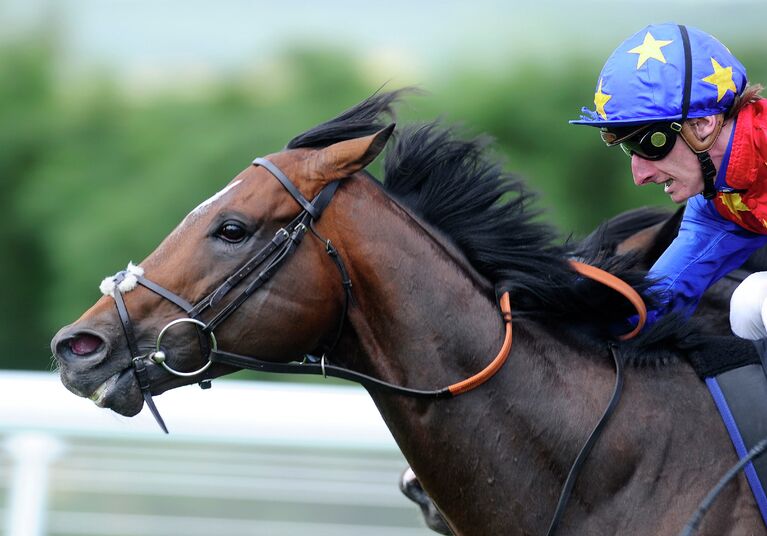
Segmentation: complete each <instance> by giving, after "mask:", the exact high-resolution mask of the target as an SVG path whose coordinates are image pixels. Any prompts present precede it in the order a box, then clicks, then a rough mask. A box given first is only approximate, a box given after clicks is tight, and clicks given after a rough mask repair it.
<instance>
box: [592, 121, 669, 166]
mask: <svg viewBox="0 0 767 536" xmlns="http://www.w3.org/2000/svg"><path fill="white" fill-rule="evenodd" d="M681 130H682V125H680V124H679V123H677V122H673V123H653V124H651V125H649V126H642V127H639V128H638V129H637V128H633V127H632V128H628V129H627V128H624V129H615V130H608V129H603V130H602V132H601V135H602V141H604V142H605V143H606V144H607V145H608V146H613V145H618V144H620V146H621V149H623V152H624V153H626V154H627V155H628V156H631V155H634V154H635V155H637V156H639V157H640V158H644V159H645V160H661V159H663V158H665V157H666V156H667V155H668V153H670V152H671V149H673V148H674V144H675V143H676V139H677V134H679V132H680V131H681Z"/></svg>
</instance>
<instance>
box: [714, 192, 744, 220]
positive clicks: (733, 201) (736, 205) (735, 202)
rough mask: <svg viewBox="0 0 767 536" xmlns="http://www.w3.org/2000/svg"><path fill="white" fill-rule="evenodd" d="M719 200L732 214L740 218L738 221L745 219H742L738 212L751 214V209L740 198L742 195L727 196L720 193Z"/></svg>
mask: <svg viewBox="0 0 767 536" xmlns="http://www.w3.org/2000/svg"><path fill="white" fill-rule="evenodd" d="M719 200H720V201H721V202H722V204H723V205H724V206H726V207H727V208H728V209H730V212H732V213H733V215H734V216H735V217H736V218H738V220H740V221H743V218H741V217H740V214H738V212H751V211H750V210H749V208H748V207H747V206H746V204H745V203H744V202H743V200H742V199H741V198H740V194H735V193H732V194H726V193H724V192H720V193H719Z"/></svg>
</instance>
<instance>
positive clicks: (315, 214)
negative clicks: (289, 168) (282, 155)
mask: <svg viewBox="0 0 767 536" xmlns="http://www.w3.org/2000/svg"><path fill="white" fill-rule="evenodd" d="M253 165H254V166H261V167H263V168H266V170H267V171H268V172H269V173H271V174H272V175H274V177H275V178H276V179H277V180H278V181H280V184H282V186H284V187H285V189H286V190H287V191H288V193H290V195H292V196H293V199H295V200H296V201H297V202H298V204H299V205H301V208H303V209H304V210H305V211H306V212H308V213H309V214H310V215H311V217H312V218H313V219H315V220H316V219H317V218H319V217H320V211H318V210H317V209H316V208H315V207H314V206H313V205H312V204H311V203H310V202H309V201H308V200H307V199H306V198H305V197H304V196H303V194H302V193H301V192H299V191H298V188H296V187H295V186H294V185H293V183H292V182H291V180H290V179H289V178H288V176H287V175H285V174H284V173H283V172H282V170H281V169H280V168H278V167H277V166H275V165H274V164H272V163H271V162H270V161H269V160H267V159H266V158H256V159H255V160H253Z"/></svg>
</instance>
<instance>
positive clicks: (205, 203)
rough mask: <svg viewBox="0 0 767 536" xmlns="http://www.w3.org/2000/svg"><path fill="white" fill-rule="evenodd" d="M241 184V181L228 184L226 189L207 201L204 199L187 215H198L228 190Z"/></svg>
mask: <svg viewBox="0 0 767 536" xmlns="http://www.w3.org/2000/svg"><path fill="white" fill-rule="evenodd" d="M241 182H242V180H241V179H237V180H236V181H234V182H233V183H231V184H228V185H227V186H226V188H224V189H223V190H221V191H220V192H218V193H216V194H213V195H212V196H211V197H210V198H209V199H206V200H205V201H203V202H202V203H200V204H199V205H197V207H196V208H195V209H194V210H193V211H192V212H190V213H189V215H190V216H191V215H192V214H198V213H201V212H204V211H205V210H206V209H207V208H208V207H209V206H210V205H212V204H213V203H215V202H216V201H217V200H218V199H220V198H221V197H222V196H223V195H225V194H226V192H228V191H229V190H231V189H232V188H234V187H235V186H237V185H238V184H240V183H241Z"/></svg>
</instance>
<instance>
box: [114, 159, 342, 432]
mask: <svg viewBox="0 0 767 536" xmlns="http://www.w3.org/2000/svg"><path fill="white" fill-rule="evenodd" d="M253 164H254V165H257V166H262V167H264V168H265V169H266V170H268V171H269V172H270V173H271V174H272V175H273V176H274V177H275V178H276V179H277V180H279V181H280V183H281V184H282V185H283V186H284V187H285V189H286V190H287V191H288V192H289V193H290V194H291V196H293V198H294V199H295V200H296V201H297V202H298V204H299V205H301V207H302V209H303V210H302V211H301V213H300V214H299V215H298V216H297V217H296V218H294V219H293V221H291V222H290V223H289V224H288V225H287V226H286V227H283V228H281V229H279V230H278V231H277V232H276V233H275V235H274V237H273V238H272V239H271V241H270V242H269V243H268V244H266V245H265V246H264V247H263V248H262V249H261V250H260V251H258V253H256V254H255V255H254V256H253V257H251V258H250V259H249V260H248V261H247V262H246V263H245V264H243V265H242V266H241V267H240V268H239V269H238V270H237V271H235V272H234V273H233V274H232V275H230V276H229V277H227V278H226V280H224V282H223V283H221V285H219V286H218V287H217V288H216V289H215V290H213V292H211V293H210V294H208V295H207V296H205V297H204V298H202V299H201V300H200V301H198V302H197V303H196V304H195V305H192V304H191V303H189V302H188V301H187V300H185V299H184V298H182V297H180V296H179V295H177V294H175V293H173V292H171V291H170V290H168V289H166V288H164V287H162V286H161V285H158V284H157V283H154V282H153V281H151V280H149V279H147V278H145V277H143V275H138V274H135V273H130V272H128V271H122V272H119V273H117V274H116V275H115V277H114V279H113V282H114V291H113V293H112V296H113V297H114V300H115V305H116V307H117V313H118V316H119V318H120V323H121V324H122V328H123V332H124V334H125V338H126V340H127V342H128V349H129V350H130V353H131V358H132V364H133V369H134V372H135V374H136V378H137V380H138V384H139V387H140V389H141V393H142V396H143V397H144V401H145V402H146V404H147V406H148V407H149V409H150V411H151V412H152V415H153V416H154V418H155V420H156V421H157V423H158V424H159V425H160V427H161V428H162V429H163V431H164V432H165V433H168V429H167V427H166V426H165V422H164V421H163V419H162V417H161V415H160V413H159V411H158V410H157V406H156V405H155V403H154V401H153V399H152V393H151V384H150V381H149V374H148V372H147V369H146V360H147V359H149V360H151V361H153V362H154V363H156V364H158V365H160V366H162V367H163V368H164V369H165V370H166V371H168V372H169V373H171V374H173V375H175V376H182V377H194V376H202V381H201V382H200V385H201V387H203V388H206V387H208V386H209V385H210V379H209V378H205V377H204V376H203V375H204V374H205V373H206V371H207V370H208V369H209V367H210V366H211V365H212V364H213V362H214V361H216V362H220V363H223V364H230V365H234V366H239V367H242V366H243V365H241V364H240V363H239V362H236V361H237V360H235V359H232V360H228V359H227V356H228V355H232V356H235V355H236V354H227V353H226V352H218V344H217V341H216V337H215V335H214V330H215V329H216V328H217V327H218V326H219V325H220V324H221V323H222V322H223V321H224V320H226V319H227V318H229V316H230V315H231V314H232V313H234V311H236V310H237V308H238V307H239V306H240V305H242V304H243V303H244V302H245V300H247V299H248V297H249V296H250V295H251V294H253V293H254V292H255V291H256V290H258V289H259V288H260V287H262V286H263V285H264V284H265V283H266V282H267V281H269V279H270V278H271V277H272V276H273V275H274V273H275V272H276V271H277V270H278V269H279V268H280V266H282V264H283V263H284V262H285V261H286V260H287V259H288V258H289V257H290V256H291V254H292V253H293V252H295V250H296V248H297V247H298V245H299V244H300V243H301V240H302V239H303V237H304V235H305V234H306V231H307V229H311V230H312V232H313V233H315V235H316V236H317V237H318V238H320V239H322V238H321V237H320V235H319V234H316V231H315V230H314V229H313V227H312V222H313V221H314V220H316V219H318V218H319V217H320V216H321V214H322V212H323V210H324V209H325V207H327V205H328V203H329V202H330V200H331V199H332V198H333V195H334V194H335V192H336V190H337V188H338V185H339V182H338V181H333V182H331V183H329V184H328V185H327V186H326V187H325V188H324V189H323V190H322V191H321V192H320V193H319V195H318V196H317V197H316V198H315V199H314V200H313V201H311V202H310V201H308V200H307V199H306V198H305V197H304V196H303V195H302V194H301V193H300V192H299V191H298V189H297V188H296V187H295V186H294V185H293V183H292V182H291V181H290V179H288V177H287V176H286V175H285V173H283V172H282V170H280V169H279V168H278V167H277V166H276V165H274V164H273V163H272V162H270V161H269V160H267V159H265V158H256V159H255V160H254V161H253ZM322 240H323V242H325V248H326V251H327V253H328V255H329V256H330V257H331V258H332V259H333V260H334V262H335V264H336V266H337V267H338V269H339V271H340V272H341V278H342V281H343V286H344V288H345V294H346V297H345V299H344V310H343V316H342V317H341V323H340V325H339V328H338V331H337V333H336V337H335V339H334V340H333V341H332V343H331V344H330V346H329V347H328V351H329V350H331V349H332V348H333V347H334V346H335V345H336V343H337V342H338V339H339V338H340V335H341V329H342V327H343V322H344V319H345V317H346V309H347V308H348V303H349V300H350V298H351V282H350V280H349V276H348V274H347V272H346V268H345V267H344V265H343V261H342V260H341V258H340V256H339V255H338V252H337V251H336V249H335V248H334V247H333V245H332V244H331V242H330V241H329V240H324V239H322ZM257 269H258V270H260V271H259V273H258V276H257V277H256V278H255V279H253V280H252V281H251V282H250V283H249V284H248V285H247V286H246V287H244V288H243V289H242V290H240V292H239V294H237V295H236V296H235V298H234V299H232V300H231V301H230V302H229V303H227V304H226V305H225V306H224V307H223V308H221V309H220V310H218V311H215V313H214V314H213V316H212V317H211V318H210V319H209V320H207V321H203V320H202V319H201V315H202V314H203V313H204V312H206V311H208V310H209V309H210V310H211V311H213V310H214V309H215V308H216V306H217V305H218V304H219V303H221V301H222V300H223V298H224V297H225V296H227V295H228V294H229V293H230V292H231V291H232V290H233V289H234V288H235V287H237V286H238V284H239V283H241V282H242V281H244V280H245V279H246V278H247V277H248V276H249V275H250V274H252V273H253V272H254V271H256V270H257ZM129 276H130V277H135V279H136V283H137V284H139V285H141V286H143V287H144V288H146V289H148V290H150V291H152V292H154V293H155V294H157V295H158V296H161V297H162V298H164V299H166V300H168V301H170V302H171V303H173V304H175V305H176V306H178V307H179V308H180V309H182V310H183V311H184V312H185V313H186V314H187V316H186V317H182V318H178V319H176V320H173V321H171V322H169V323H168V324H167V325H166V326H165V327H164V328H163V329H162V330H160V333H159V335H158V336H157V342H156V344H155V348H154V349H153V350H152V351H150V352H147V353H142V352H140V351H139V348H138V344H137V342H136V335H135V332H134V329H133V323H132V321H131V318H130V315H129V314H128V308H127V307H126V305H125V299H124V297H123V292H122V290H121V289H120V283H122V282H123V280H124V279H125V278H126V277H129ZM183 323H190V324H193V325H194V326H196V327H197V328H198V338H199V343H200V350H201V352H202V355H203V356H207V359H208V361H207V362H206V363H205V364H204V365H203V366H201V367H200V368H198V369H197V370H193V371H189V372H182V371H179V370H176V369H174V368H173V367H171V366H170V365H168V363H167V362H166V355H165V352H164V351H163V349H162V346H161V343H162V338H163V336H164V335H165V334H166V333H167V332H168V330H169V329H170V328H172V327H173V326H176V325H179V324H183ZM239 357H242V356H239ZM322 365H323V367H324V361H323V363H322Z"/></svg>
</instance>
